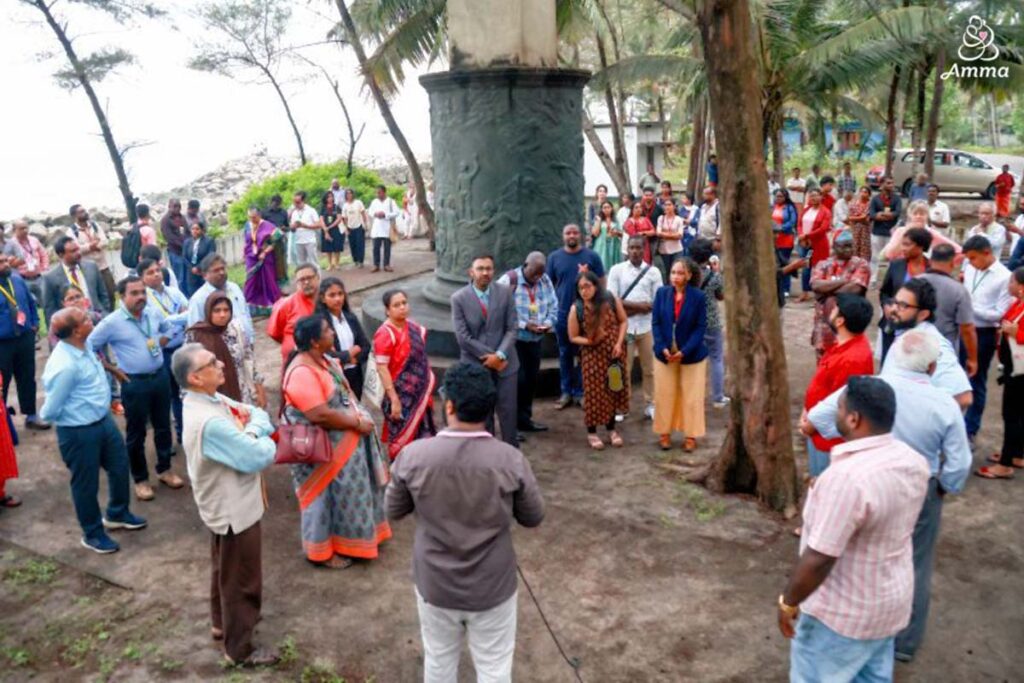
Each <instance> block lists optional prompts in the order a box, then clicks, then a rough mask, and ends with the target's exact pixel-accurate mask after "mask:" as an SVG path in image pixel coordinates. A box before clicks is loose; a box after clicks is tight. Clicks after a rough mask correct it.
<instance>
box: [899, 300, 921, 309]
mask: <svg viewBox="0 0 1024 683" xmlns="http://www.w3.org/2000/svg"><path fill="white" fill-rule="evenodd" d="M893 303H894V304H896V308H898V309H899V310H901V311H905V310H907V309H911V308H913V309H920V308H921V307H920V306H915V305H914V304H908V303H907V302H906V301H894V302H893Z"/></svg>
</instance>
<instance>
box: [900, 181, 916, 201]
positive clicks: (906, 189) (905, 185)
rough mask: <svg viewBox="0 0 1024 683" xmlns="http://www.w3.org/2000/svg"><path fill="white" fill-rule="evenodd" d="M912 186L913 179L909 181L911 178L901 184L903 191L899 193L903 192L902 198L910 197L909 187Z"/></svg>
mask: <svg viewBox="0 0 1024 683" xmlns="http://www.w3.org/2000/svg"><path fill="white" fill-rule="evenodd" d="M913 184H914V181H913V179H911V178H907V179H906V180H905V181H904V182H903V190H901V191H902V192H903V196H904V197H909V196H910V187H911V186H912V185H913Z"/></svg>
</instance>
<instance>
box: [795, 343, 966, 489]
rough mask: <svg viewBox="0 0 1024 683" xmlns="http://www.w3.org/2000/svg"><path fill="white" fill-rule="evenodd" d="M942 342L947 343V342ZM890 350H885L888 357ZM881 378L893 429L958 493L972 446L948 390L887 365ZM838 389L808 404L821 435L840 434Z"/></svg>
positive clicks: (943, 483)
mask: <svg viewBox="0 0 1024 683" xmlns="http://www.w3.org/2000/svg"><path fill="white" fill-rule="evenodd" d="M947 343H949V342H948V341H947ZM893 357H894V354H893V353H892V352H890V353H889V358H893ZM880 378H881V379H883V380H885V381H886V382H888V383H889V385H890V386H892V388H893V391H895V392H896V422H895V424H893V427H892V433H893V436H895V437H896V438H897V439H899V440H900V441H902V442H903V443H905V444H907V445H908V446H910V447H911V448H913V449H914V450H915V451H917V452H918V453H920V454H921V455H923V456H924V457H925V458H926V459H927V460H928V466H929V468H930V469H931V474H932V476H933V477H936V478H938V480H939V485H940V486H941V487H942V488H943V490H944V491H946V492H948V493H959V492H960V491H962V490H963V487H964V482H965V481H966V480H967V475H968V474H969V473H970V468H971V447H970V444H969V443H968V441H967V428H966V427H965V426H964V418H963V414H962V413H961V412H960V407H959V406H958V405H957V403H956V401H955V400H953V398H952V396H950V394H949V392H948V391H946V390H945V389H943V388H941V387H938V386H936V385H935V383H934V377H929V376H928V375H927V374H925V373H922V372H912V371H910V370H905V369H903V368H899V367H896V364H895V363H893V364H892V365H890V364H888V363H887V364H886V368H884V369H883V370H882V374H881V375H880ZM843 391H845V389H839V390H838V391H836V392H835V393H833V394H832V395H831V396H829V397H828V398H826V399H825V400H823V401H821V402H820V403H818V404H817V405H816V406H814V407H813V408H811V410H810V412H809V413H808V414H807V419H808V420H810V422H811V424H813V425H814V428H815V429H817V430H818V433H820V434H821V435H822V436H824V437H825V438H826V439H836V438H839V437H840V434H839V431H838V430H837V429H836V414H837V413H838V412H839V396H840V395H841V394H842V393H843Z"/></svg>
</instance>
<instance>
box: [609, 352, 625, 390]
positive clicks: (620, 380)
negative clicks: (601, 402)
mask: <svg viewBox="0 0 1024 683" xmlns="http://www.w3.org/2000/svg"><path fill="white" fill-rule="evenodd" d="M625 388H626V368H625V366H623V364H622V361H621V360H619V359H618V358H616V359H615V360H613V361H612V362H611V363H610V364H609V365H608V390H609V391H613V392H615V393H616V394H617V393H619V392H620V391H622V390H623V389H625Z"/></svg>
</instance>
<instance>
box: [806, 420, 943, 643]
mask: <svg viewBox="0 0 1024 683" xmlns="http://www.w3.org/2000/svg"><path fill="white" fill-rule="evenodd" d="M929 476H930V475H929V470H928V461H927V460H926V459H925V458H924V457H923V456H922V455H921V454H919V453H918V452H917V451H915V450H914V449H912V448H911V447H910V446H908V445H906V444H905V443H903V442H902V441H897V440H896V439H894V438H893V436H892V434H883V435H881V436H872V437H868V438H864V439H856V440H854V441H849V442H847V443H844V444H840V445H838V446H835V447H834V448H833V449H832V463H831V465H829V468H828V469H827V470H825V472H824V473H823V474H822V475H821V476H820V477H818V480H817V482H816V483H815V484H814V486H813V487H812V488H811V490H810V492H809V493H808V494H807V502H806V504H805V505H804V524H803V535H802V536H801V541H800V551H801V552H803V551H804V549H806V548H807V547H810V548H813V549H814V550H816V551H818V552H819V553H822V554H824V555H828V556H829V557H835V558H838V559H837V560H836V563H835V565H834V566H833V567H832V572H831V573H830V574H829V575H828V578H827V579H825V581H824V582H823V583H822V584H821V586H819V587H818V590H816V591H815V592H814V593H813V594H811V596H810V597H808V598H807V599H806V600H804V602H803V604H802V605H801V606H800V608H801V609H802V610H803V611H804V612H806V613H807V614H810V615H812V616H814V617H815V618H817V619H819V620H820V621H822V622H824V623H825V625H826V626H828V627H829V628H830V629H832V630H833V631H835V632H836V633H838V634H840V635H842V636H846V637H847V638H857V639H859V640H871V639H875V638H888V637H889V636H892V635H895V634H896V633H897V632H899V631H900V630H901V629H902V628H903V627H904V626H906V625H907V624H908V623H909V622H910V609H911V602H912V599H913V595H914V559H913V544H912V542H911V536H912V535H913V532H914V525H915V523H916V522H917V517H918V515H919V514H920V512H921V505H922V504H923V503H924V497H925V494H926V493H927V491H928V477H929Z"/></svg>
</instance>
